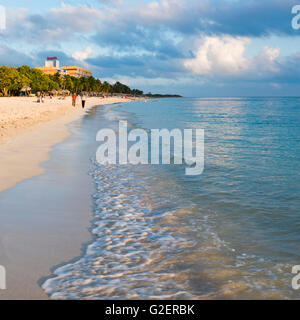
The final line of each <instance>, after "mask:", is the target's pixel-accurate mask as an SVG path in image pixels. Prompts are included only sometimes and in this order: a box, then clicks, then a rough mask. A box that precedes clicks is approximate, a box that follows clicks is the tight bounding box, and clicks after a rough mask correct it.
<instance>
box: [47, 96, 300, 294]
mask: <svg viewBox="0 0 300 320" xmlns="http://www.w3.org/2000/svg"><path fill="white" fill-rule="evenodd" d="M91 119H92V120H91ZM121 119H127V120H128V121H129V122H130V124H131V126H132V127H142V128H146V129H151V128H168V129H173V128H181V129H184V128H187V129H188V128H201V129H205V170H204V173H203V174H202V175H201V176H194V177H189V176H185V174H184V166H174V165H171V166H161V165H160V166H152V165H149V166H147V165H144V166H142V165H139V166H132V165H127V166H100V165H99V164H97V163H96V162H95V159H94V155H93V154H91V155H90V158H91V161H92V170H91V172H90V175H91V178H92V179H93V181H94V183H95V193H94V194H93V196H92V201H93V206H94V220H93V222H92V223H93V226H92V233H93V241H92V243H91V244H90V245H89V246H88V248H87V250H86V253H85V254H84V255H83V256H82V257H81V259H80V260H78V261H77V262H75V263H71V264H67V265H65V266H63V267H61V268H59V269H57V270H56V271H55V276H54V277H53V278H51V279H49V280H48V281H46V283H44V285H43V288H44V289H45V290H46V292H47V293H48V294H49V295H50V296H51V297H52V298H56V299H71V298H75V299H106V298H110V299H149V298H151V299H159V298H160V299H165V298H166V299H207V298H210V299H214V298H223V299H234V298H250V299H264V298H273V299H277V298H280V299H285V298H293V299H297V298H299V294H300V293H298V291H294V290H292V288H291V280H292V277H293V275H292V274H291V268H292V266H293V265H296V264H300V251H299V250H298V243H299V240H300V229H299V227H300V210H299V209H300V198H299V194H300V184H299V181H300V173H299V170H297V169H298V165H299V161H300V160H299V159H300V148H299V147H300V138H299V134H300V99H299V98H243V99H242V98H226V99H164V100H161V101H160V102H157V101H156V102H155V101H150V102H148V103H144V102H137V103H132V104H127V105H122V106H107V107H105V108H104V109H102V108H99V109H97V110H96V111H95V114H94V115H93V117H89V118H88V119H87V121H89V126H88V125H84V126H83V128H82V130H84V131H85V133H84V134H85V135H86V137H87V138H89V139H95V136H94V134H95V132H96V129H101V128H102V127H112V128H116V126H117V121H118V120H121ZM95 152H96V150H95ZM88 159H89V154H87V161H88Z"/></svg>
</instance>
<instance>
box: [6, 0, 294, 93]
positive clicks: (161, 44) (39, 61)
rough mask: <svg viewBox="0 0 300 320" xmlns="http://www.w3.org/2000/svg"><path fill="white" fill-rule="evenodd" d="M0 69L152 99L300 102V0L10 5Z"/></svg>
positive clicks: (32, 0)
mask: <svg viewBox="0 0 300 320" xmlns="http://www.w3.org/2000/svg"><path fill="white" fill-rule="evenodd" d="M0 4H2V5H3V6H5V8H6V17H7V19H6V22H7V26H6V30H4V31H2V32H0V43H1V46H0V64H1V65H2V64H5V65H10V66H19V65H22V64H28V65H30V66H32V67H38V66H41V65H43V63H44V60H45V57H46V56H49V55H56V56H58V57H59V59H60V61H61V64H63V65H69V64H76V65H80V66H82V67H86V68H90V69H91V70H92V71H93V74H94V76H96V77H99V78H100V79H101V80H108V81H110V82H114V81H121V82H123V83H126V84H128V85H130V86H131V87H132V88H139V89H142V90H144V91H145V92H149V91H151V92H159V93H179V94H182V95H185V96H256V95H279V96H280V95H281V96H282V95H300V41H299V40H300V38H299V36H300V29H299V30H294V29H293V28H292V26H291V21H292V18H293V17H294V15H292V13H291V10H292V7H293V6H294V5H296V4H300V0H222V1H221V0H160V1H159V0H148V1H143V0H139V1H137V0H86V1H84V0H79V1H75V0H65V1H59V0H51V1H49V0H43V1H37V0H24V1H21V0H10V1H9V2H8V1H1V0H0Z"/></svg>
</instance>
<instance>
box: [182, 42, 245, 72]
mask: <svg viewBox="0 0 300 320" xmlns="http://www.w3.org/2000/svg"><path fill="white" fill-rule="evenodd" d="M249 43H250V39H249V38H242V37H237V38H234V37H231V36H222V37H216V36H215V37H204V39H202V40H201V41H200V44H199V46H198V49H197V51H196V54H195V58H192V59H187V60H185V61H184V66H185V67H186V68H187V69H188V70H190V71H192V73H195V74H198V75H213V74H221V75H235V74H240V73H242V72H244V71H246V70H247V69H248V67H249V63H248V61H247V59H246V58H245V56H244V53H245V49H246V48H245V46H246V45H247V44H249Z"/></svg>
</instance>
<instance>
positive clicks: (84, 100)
mask: <svg viewBox="0 0 300 320" xmlns="http://www.w3.org/2000/svg"><path fill="white" fill-rule="evenodd" d="M85 102H86V95H85V94H84V93H82V94H81V105H82V109H84V107H85Z"/></svg>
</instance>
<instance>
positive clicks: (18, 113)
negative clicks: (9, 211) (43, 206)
mask: <svg viewBox="0 0 300 320" xmlns="http://www.w3.org/2000/svg"><path fill="white" fill-rule="evenodd" d="M77 100H78V101H77V105H76V107H75V108H74V107H73V106H72V103H71V97H67V98H66V99H65V100H59V99H58V98H53V99H52V100H50V99H49V98H48V99H46V100H45V103H36V98H19V97H12V98H0V152H1V170H0V192H1V191H3V190H5V189H7V188H10V187H12V186H14V185H16V183H18V182H20V181H22V180H24V179H27V178H30V177H32V176H35V175H39V174H41V173H43V169H42V168H41V167H40V166H39V164H40V163H41V162H43V161H46V160H47V159H48V153H49V151H50V150H51V146H52V145H54V144H56V143H58V142H60V141H62V140H63V139H65V138H66V137H67V136H68V134H69V133H68V130H67V128H66V124H67V123H70V122H71V121H74V120H76V119H79V118H80V117H81V116H82V115H84V114H85V112H86V111H87V110H88V109H89V108H90V107H92V106H94V105H105V104H112V103H118V102H125V101H127V100H126V99H120V98H105V99H100V98H89V99H88V100H87V104H86V108H85V109H82V108H81V106H80V99H77Z"/></svg>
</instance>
